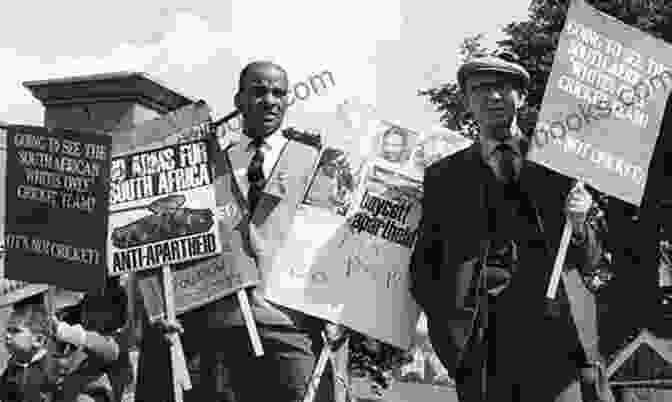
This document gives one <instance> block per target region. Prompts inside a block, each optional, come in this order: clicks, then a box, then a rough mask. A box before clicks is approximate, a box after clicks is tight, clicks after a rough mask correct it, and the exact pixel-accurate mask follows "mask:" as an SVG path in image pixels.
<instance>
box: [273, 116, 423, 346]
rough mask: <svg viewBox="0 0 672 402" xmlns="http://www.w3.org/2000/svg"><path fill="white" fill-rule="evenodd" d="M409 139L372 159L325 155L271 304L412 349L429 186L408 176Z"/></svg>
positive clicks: (392, 137) (332, 151)
mask: <svg viewBox="0 0 672 402" xmlns="http://www.w3.org/2000/svg"><path fill="white" fill-rule="evenodd" d="M379 126H380V127H383V126H384V125H379ZM384 128H386V129H389V127H388V126H385V127H384ZM388 131H389V130H388ZM403 134H404V132H402V134H398V131H390V133H389V134H388V137H389V138H388V142H387V144H386V145H385V144H384V142H383V141H380V140H381V136H376V135H372V136H370V138H369V139H370V140H372V141H375V143H374V144H375V145H373V146H372V147H369V151H368V152H367V154H368V155H369V156H368V157H367V155H354V157H351V156H352V155H353V154H355V153H356V152H358V151H360V148H359V147H356V149H355V148H353V150H352V152H349V151H345V150H343V149H340V148H336V147H327V148H325V149H324V150H323V151H322V154H321V156H320V160H319V162H318V164H317V168H316V171H315V174H314V177H313V179H312V181H311V184H310V185H309V187H308V190H307V193H306V196H305V198H304V200H303V202H302V203H301V205H300V206H299V208H298V211H297V213H296V216H295V218H294V221H293V223H292V227H291V231H290V234H289V237H288V238H287V240H286V242H285V243H284V245H283V246H282V247H281V248H280V249H279V251H278V253H277V254H276V257H275V260H274V261H273V267H272V269H271V270H270V274H269V280H268V288H267V298H268V299H269V300H272V301H274V302H276V303H278V304H282V305H285V306H288V307H290V308H294V309H297V310H300V311H303V312H305V313H307V314H311V315H314V316H317V317H320V318H323V319H326V320H329V321H333V322H337V323H340V324H343V325H345V326H348V327H350V328H352V329H354V330H356V331H359V332H362V333H365V334H367V335H369V336H372V337H374V338H377V339H379V340H381V341H384V342H387V343H389V344H392V345H395V346H397V347H400V348H408V347H409V346H410V341H411V336H412V334H413V332H414V330H415V325H416V323H417V319H418V307H417V305H416V304H415V302H414V301H413V299H412V297H411V295H410V293H409V291H408V289H409V285H408V264H409V261H410V256H411V252H412V249H413V246H414V244H415V239H416V237H417V225H418V222H419V219H420V203H419V200H420V196H421V191H422V185H421V183H420V182H419V181H418V180H417V179H414V178H412V177H409V176H407V175H406V174H405V169H403V166H404V164H405V163H407V162H408V161H409V158H410V150H409V149H407V148H408V145H407V144H408V142H407V139H406V138H403ZM397 137H398V138H397ZM363 140H364V139H363ZM353 143H355V142H354V141H353ZM376 157H378V158H380V160H379V161H378V162H379V163H372V162H371V161H372V160H374V159H375V158H376ZM357 159H360V160H361V161H362V162H361V164H357V163H354V162H353V161H354V160H357Z"/></svg>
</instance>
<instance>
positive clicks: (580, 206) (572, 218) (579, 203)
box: [565, 182, 593, 237]
mask: <svg viewBox="0 0 672 402" xmlns="http://www.w3.org/2000/svg"><path fill="white" fill-rule="evenodd" d="M592 205H593V196H592V195H590V193H589V192H588V190H586V188H585V187H584V186H583V183H581V182H577V183H576V185H575V186H574V188H572V190H571V191H570V192H569V195H568V196H567V204H566V207H565V208H566V209H565V212H566V214H567V218H568V219H569V222H570V223H571V225H572V229H573V231H574V233H576V234H577V236H579V237H582V236H583V235H584V234H585V223H586V218H587V217H588V211H590V207H591V206H592Z"/></svg>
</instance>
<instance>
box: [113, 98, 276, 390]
mask: <svg viewBox="0 0 672 402" xmlns="http://www.w3.org/2000/svg"><path fill="white" fill-rule="evenodd" d="M214 129H215V128H214V127H213V125H212V123H211V119H210V109H209V107H208V106H207V104H206V103H204V102H197V103H194V104H191V105H188V106H185V107H183V108H180V109H178V110H176V111H173V112H171V113H168V114H166V115H164V116H161V117H160V118H157V119H154V120H150V121H147V122H144V123H142V124H140V125H139V126H136V127H133V128H132V129H130V130H124V131H120V132H117V133H115V138H119V141H118V142H117V143H115V146H114V149H115V152H116V153H115V155H114V156H115V161H117V160H123V158H126V159H128V158H131V161H132V159H133V158H132V155H138V158H139V161H141V162H139V163H141V164H143V163H145V164H146V163H147V162H149V165H146V167H148V168H149V170H151V169H155V170H156V171H155V172H153V173H151V174H150V175H149V176H157V175H158V177H153V178H150V179H147V178H144V179H142V180H136V183H137V182H140V183H142V184H141V185H143V186H144V185H145V183H144V182H143V180H144V181H146V182H149V181H151V183H152V184H151V186H154V187H152V190H155V191H156V192H157V193H158V192H159V190H160V189H159V184H161V175H165V176H168V177H166V178H165V179H166V180H164V182H163V183H164V185H165V184H168V185H169V186H170V185H171V184H169V182H170V178H172V180H173V183H174V184H172V186H173V188H172V190H176V191H175V192H173V193H172V194H170V195H166V194H167V193H165V192H162V193H161V195H158V194H157V195H156V196H154V197H153V198H145V199H144V201H143V200H141V199H140V200H139V201H142V202H144V204H147V203H149V204H153V207H158V208H159V209H163V212H164V217H170V216H172V217H173V218H178V219H177V221H176V219H172V218H171V219H168V222H169V225H173V226H174V228H175V226H177V229H178V230H177V231H174V230H167V231H166V230H163V229H160V230H163V234H160V235H159V234H155V236H157V237H164V238H165V237H171V236H175V235H176V234H177V235H179V236H178V237H173V238H171V239H170V240H163V241H159V242H158V243H153V244H147V245H146V246H145V252H146V254H144V256H145V257H146V258H148V257H149V254H150V253H154V257H157V254H158V253H163V254H164V257H161V261H154V263H159V262H160V263H161V264H158V265H157V264H154V267H159V266H160V267H161V268H162V269H161V270H158V269H151V270H150V268H152V267H151V266H147V264H146V263H144V262H143V263H142V265H143V267H142V270H143V271H144V272H137V271H136V272H137V277H136V279H137V281H136V283H137V285H138V288H139V290H140V293H141V294H142V298H143V302H144V306H145V308H146V310H147V313H148V315H149V317H150V318H151V319H157V318H159V317H167V316H171V315H173V314H174V315H177V314H182V313H185V312H187V311H190V310H192V309H195V308H198V307H200V306H203V305H205V304H208V303H211V302H213V301H215V300H218V299H220V298H223V297H226V296H229V295H232V294H233V293H237V295H238V299H239V302H240V304H241V309H242V310H243V311H249V310H250V306H249V302H248V300H247V298H246V293H245V292H244V291H242V289H244V288H246V287H249V286H253V285H256V284H257V283H258V282H259V277H258V270H257V268H256V266H255V265H254V262H253V260H252V259H251V258H249V257H247V256H245V255H244V252H243V250H242V238H241V234H240V232H238V231H236V230H234V229H235V228H236V227H237V226H238V225H239V224H240V223H241V222H242V221H243V220H246V221H249V218H248V217H247V215H248V214H247V211H245V210H241V209H238V208H231V205H238V204H231V201H232V200H234V199H235V197H236V195H235V192H234V186H233V180H234V179H233V177H232V174H230V173H231V172H230V171H229V172H228V174H223V173H222V172H214V171H213V169H212V168H213V165H215V164H214V163H213V161H211V160H210V155H212V153H213V149H212V148H210V145H212V143H213V142H214V141H213V140H214V136H213V130H214ZM182 149H184V150H185V151H186V152H187V154H191V159H190V161H188V162H187V159H189V158H186V157H185V162H187V163H184V164H183V163H182V162H180V161H181V159H180V158H181V157H180V156H179V155H181V154H180V153H179V152H181V151H180V150H182ZM188 149H191V151H189V150H188ZM167 150H168V151H167ZM170 150H172V151H170ZM166 152H167V153H169V154H172V155H173V157H172V158H164V159H160V156H165V153H166ZM176 152H177V153H176ZM162 153H164V154H162ZM140 155H149V156H144V157H143V156H140ZM151 155H154V157H152V156H151ZM157 157H159V158H158V159H157ZM143 158H144V159H143ZM175 158H177V159H175ZM171 159H172V163H173V164H174V165H175V166H174V167H175V169H169V170H162V169H163V168H162V166H165V165H166V164H170V163H171ZM178 165H179V166H180V167H183V168H184V166H181V165H190V166H188V167H186V168H184V171H185V172H186V173H188V174H186V175H185V174H184V172H183V173H181V174H180V173H170V172H176V171H177V170H179V169H180V167H178ZM114 166H115V167H118V169H117V170H114V174H118V175H119V178H123V177H124V174H122V173H124V170H123V168H127V170H128V169H132V166H133V165H132V162H131V165H129V164H128V160H126V161H125V162H123V163H121V162H117V163H116V164H115V165H114ZM165 167H166V168H167V167H169V166H165ZM141 168H142V167H141ZM189 170H191V173H193V175H192V176H189V174H190V173H189ZM158 171H163V172H164V173H161V172H158ZM206 172H207V175H208V179H207V180H205V179H206ZM131 173H132V172H131ZM197 173H198V174H197ZM201 173H202V176H200V174H201ZM113 176H114V175H113ZM136 176H137V175H136ZM197 176H198V177H202V180H201V181H200V183H197V182H198V181H199V180H198V177H197ZM115 177H117V176H115ZM129 178H130V177H129ZM135 179H137V177H135ZM157 180H158V182H157ZM188 180H191V184H188ZM179 183H182V184H179ZM185 184H186V187H188V188H186V187H184V185H185ZM120 185H121V184H120ZM177 187H180V190H181V191H177V190H178V188H177ZM122 190H123V189H122ZM135 190H138V194H140V195H143V194H142V191H143V190H144V189H142V190H139V189H138V188H137V187H134V188H133V191H135ZM146 195H147V196H149V194H146ZM157 197H158V198H157ZM187 197H189V201H188V198H187ZM121 200H123V197H122V198H121ZM152 200H153V201H152ZM183 200H184V201H183ZM139 201H131V202H135V203H136V205H137V203H138V202H139ZM180 203H181V204H182V205H179V204H180ZM171 204H172V205H171ZM132 207H133V206H129V205H128V202H126V204H125V205H124V206H123V208H124V209H126V211H125V212H132V211H129V210H128V208H132ZM180 207H184V208H182V209H180ZM121 208H122V206H118V204H115V206H113V207H112V217H111V224H110V226H112V223H113V222H112V220H114V219H115V215H114V211H115V209H116V212H118V213H124V211H123V210H122V209H121ZM154 209H156V208H154ZM166 213H167V214H168V216H166ZM155 215H156V214H155ZM181 218H187V219H186V221H185V220H184V219H182V220H183V222H182V223H186V224H187V226H189V225H191V231H193V230H194V228H195V226H201V227H200V229H203V231H202V232H200V233H197V234H193V233H192V235H193V236H190V229H189V228H185V227H184V225H180V224H179V220H180V219H181ZM194 218H196V219H194ZM125 219H127V220H128V219H135V218H129V217H127V218H125ZM140 219H143V218H140ZM146 220H147V219H146ZM149 220H151V217H150V219H149ZM154 220H157V218H156V216H154ZM114 222H118V223H119V224H121V225H122V226H123V225H125V223H124V221H114ZM199 222H200V223H199ZM126 225H127V223H126ZM180 226H182V229H183V230H179V227H180ZM165 228H166V229H168V228H167V227H165ZM206 228H207V229H206ZM184 229H187V230H186V231H185V230H184ZM166 232H177V233H169V234H168V236H165V234H166ZM213 236H214V239H213ZM185 237H186V239H187V240H188V239H191V238H199V237H200V238H201V239H202V240H201V241H200V242H198V244H193V245H194V248H193V249H192V250H191V251H190V250H189V249H188V247H189V245H188V244H187V249H186V250H185V249H184V248H183V246H182V244H183V242H182V241H181V240H184V239H185ZM135 240H136V241H137V239H135ZM147 240H149V239H147V238H145V241H147ZM175 241H179V244H178V243H175ZM162 243H163V244H164V245H163V246H162V247H160V248H162V249H163V251H161V250H158V249H157V250H156V251H157V252H158V253H157V252H154V251H155V250H154V247H155V246H156V244H162ZM165 243H168V244H169V247H168V249H167V250H166V246H165ZM185 244H186V243H185ZM196 246H199V248H200V249H199V250H196ZM213 246H214V247H213ZM140 247H143V246H140ZM206 248H207V250H206ZM150 249H151V250H150ZM140 250H142V249H141V248H140ZM192 251H194V252H193V253H192ZM197 251H198V252H197ZM206 251H207V252H206ZM166 257H170V258H166ZM173 257H178V258H173ZM182 257H193V258H182ZM204 257H205V258H204ZM109 258H110V259H111V260H112V262H113V258H114V257H113V256H112V255H110V257H109ZM132 259H133V257H131V261H127V262H128V263H130V265H134V264H137V265H140V264H138V263H137V262H134V261H132ZM155 260H156V258H155ZM168 260H169V261H168ZM185 261H186V262H185ZM147 262H149V261H147ZM122 263H124V261H122ZM127 265H128V264H127ZM132 268H133V269H135V268H137V267H132ZM110 269H111V270H112V271H114V269H115V267H114V265H113V263H112V264H110ZM111 274H113V273H111ZM134 275H136V274H135V273H134ZM166 284H170V289H168V288H166ZM246 325H248V326H253V325H254V321H253V320H252V319H251V318H248V319H246ZM250 334H251V340H252V343H253V345H257V346H258V345H260V342H259V340H258V338H259V337H258V335H256V328H252V329H251V330H250ZM172 353H174V351H171V354H172ZM255 353H257V355H261V354H263V350H262V349H261V347H255ZM179 360H182V359H179ZM179 366H182V364H181V363H178V367H177V368H176V369H175V373H177V374H176V375H178V376H180V375H184V373H182V374H180V373H179V372H180V371H183V370H182V369H181V368H179ZM183 380H185V379H184V378H183V379H182V380H180V381H183ZM183 385H185V382H183ZM186 385H188V381H186ZM184 388H185V389H188V388H189V387H188V386H186V387H184ZM176 391H177V390H176Z"/></svg>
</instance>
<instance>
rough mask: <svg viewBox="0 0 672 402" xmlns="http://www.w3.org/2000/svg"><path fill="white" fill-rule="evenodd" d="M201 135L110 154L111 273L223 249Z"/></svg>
mask: <svg viewBox="0 0 672 402" xmlns="http://www.w3.org/2000/svg"><path fill="white" fill-rule="evenodd" d="M207 147H208V143H207V141H205V140H199V141H192V142H186V143H180V144H175V145H168V146H165V147H161V148H158V149H153V150H147V151H143V152H138V153H132V154H128V155H124V156H118V157H115V158H113V159H112V183H111V191H110V234H109V250H110V252H109V255H108V266H109V270H110V271H109V275H110V276H115V275H121V274H124V273H128V272H135V271H141V270H145V269H151V268H157V267H161V266H163V265H166V264H176V263H180V262H185V261H190V260H195V259H201V258H204V257H208V256H212V255H215V254H217V253H220V252H221V242H220V239H219V230H217V225H216V222H215V219H214V214H213V209H214V208H215V193H214V187H213V186H212V172H211V169H210V164H209V155H208V148H207Z"/></svg>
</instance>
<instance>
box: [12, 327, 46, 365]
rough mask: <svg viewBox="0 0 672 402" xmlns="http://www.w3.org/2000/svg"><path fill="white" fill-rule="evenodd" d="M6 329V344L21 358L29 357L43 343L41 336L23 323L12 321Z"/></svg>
mask: <svg viewBox="0 0 672 402" xmlns="http://www.w3.org/2000/svg"><path fill="white" fill-rule="evenodd" d="M5 331H6V332H5V346H6V347H7V350H8V351H9V352H10V353H11V354H13V355H15V356H17V358H19V359H21V358H29V357H30V356H31V355H32V354H33V353H34V352H35V350H36V349H37V348H39V346H40V345H41V342H40V340H39V337H38V336H36V335H35V334H34V333H33V331H31V330H30V329H29V328H27V327H26V326H24V325H22V324H19V323H12V322H10V323H8V325H7V328H6V329H5Z"/></svg>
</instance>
